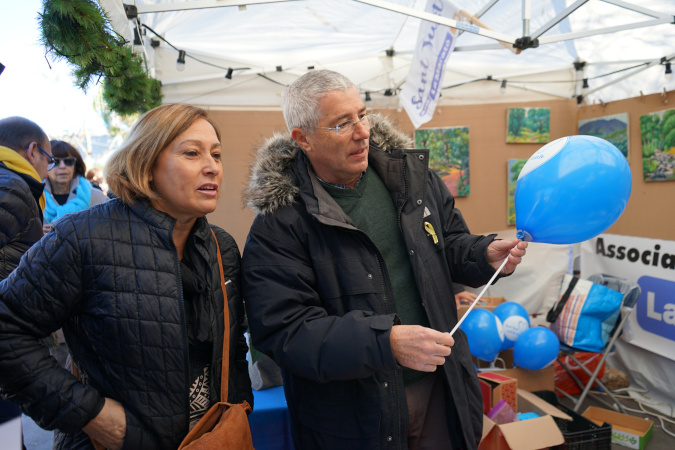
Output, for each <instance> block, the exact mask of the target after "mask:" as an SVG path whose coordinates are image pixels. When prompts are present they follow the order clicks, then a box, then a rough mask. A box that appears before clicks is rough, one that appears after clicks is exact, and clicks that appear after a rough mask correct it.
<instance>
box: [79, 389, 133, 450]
mask: <svg viewBox="0 0 675 450" xmlns="http://www.w3.org/2000/svg"><path fill="white" fill-rule="evenodd" d="M82 431H84V432H85V433H87V435H88V436H89V437H90V438H91V439H93V440H95V441H96V442H97V443H98V444H100V445H101V447H102V448H106V449H110V450H118V449H120V448H122V444H124V436H125V435H126V434H127V417H126V414H125V413H124V407H123V406H122V405H121V404H120V403H119V402H117V401H115V400H113V399H111V398H106V399H105V404H104V405H103V409H102V410H101V412H99V413H98V415H97V416H96V417H94V418H93V419H92V420H91V421H90V422H89V423H88V424H87V425H85V426H84V428H82ZM97 448H98V447H97Z"/></svg>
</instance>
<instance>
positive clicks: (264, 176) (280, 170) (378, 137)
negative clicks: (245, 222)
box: [244, 114, 413, 214]
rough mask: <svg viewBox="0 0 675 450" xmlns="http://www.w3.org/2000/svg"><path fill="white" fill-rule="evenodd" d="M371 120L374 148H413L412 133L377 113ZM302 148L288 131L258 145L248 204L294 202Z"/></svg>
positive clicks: (263, 206) (268, 206)
mask: <svg viewBox="0 0 675 450" xmlns="http://www.w3.org/2000/svg"><path fill="white" fill-rule="evenodd" d="M369 122H370V147H371V150H372V149H379V150H381V151H384V152H387V153H389V152H391V150H392V149H395V148H413V140H412V139H411V138H410V136H407V135H405V134H404V133H402V132H400V131H398V130H397V129H396V128H395V127H394V125H393V124H392V123H391V122H390V121H389V120H388V119H387V118H385V117H383V116H381V115H379V114H374V115H373V116H372V117H371V118H370V119H369ZM300 150H301V149H300V146H299V145H298V144H297V143H296V142H295V141H294V140H293V138H292V137H291V135H290V134H289V133H275V134H274V135H273V136H272V137H271V138H269V139H267V140H266V141H265V142H264V143H263V144H262V145H261V146H260V147H258V149H257V151H256V156H255V161H254V163H253V165H252V166H251V168H250V175H249V181H248V185H247V186H246V189H245V191H244V200H245V202H246V206H248V207H249V208H251V209H253V210H254V211H255V212H256V213H257V214H269V213H272V212H274V211H275V210H277V209H278V208H281V207H283V206H289V205H291V204H293V202H294V201H295V197H296V195H298V192H299V188H298V182H297V180H296V178H295V172H294V170H293V167H294V165H295V159H296V157H297V155H298V151H300Z"/></svg>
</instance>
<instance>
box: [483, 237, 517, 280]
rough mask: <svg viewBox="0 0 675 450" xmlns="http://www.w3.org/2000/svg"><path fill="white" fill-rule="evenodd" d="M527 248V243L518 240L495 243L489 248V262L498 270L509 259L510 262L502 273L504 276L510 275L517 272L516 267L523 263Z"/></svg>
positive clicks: (487, 254)
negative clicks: (505, 259)
mask: <svg viewBox="0 0 675 450" xmlns="http://www.w3.org/2000/svg"><path fill="white" fill-rule="evenodd" d="M516 244H518V245H516ZM526 248H527V242H525V241H519V240H518V239H510V240H503V241H493V242H492V243H491V244H490V245H489V246H488V248H487V252H486V257H487V261H488V263H490V265H491V266H492V267H494V268H495V270H496V269H499V266H501V265H502V262H503V261H504V258H507V257H508V258H509V261H508V262H507V263H506V265H505V266H504V268H503V269H502V272H501V273H502V274H503V275H508V274H510V273H512V272H513V271H514V270H516V266H517V265H518V264H520V263H521V261H522V260H523V256H525V252H526V251H525V249H526Z"/></svg>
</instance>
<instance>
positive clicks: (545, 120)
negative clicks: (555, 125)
mask: <svg viewBox="0 0 675 450" xmlns="http://www.w3.org/2000/svg"><path fill="white" fill-rule="evenodd" d="M506 114H507V117H506V125H507V126H506V142H507V143H508V144H523V143H527V144H544V143H546V142H548V141H549V138H550V135H551V130H550V128H551V110H550V109H549V108H509V109H508V110H507V112H506Z"/></svg>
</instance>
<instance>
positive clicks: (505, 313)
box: [492, 302, 530, 350]
mask: <svg viewBox="0 0 675 450" xmlns="http://www.w3.org/2000/svg"><path fill="white" fill-rule="evenodd" d="M492 312H493V313H494V315H495V316H497V318H498V319H499V320H500V321H501V322H502V329H503V330H504V343H503V344H502V348H501V349H502V350H508V349H510V348H511V347H513V344H514V343H515V342H516V339H518V336H520V335H521V334H522V333H523V332H524V331H525V330H527V329H529V328H530V315H529V314H528V313H527V310H526V309H525V307H524V306H523V305H521V304H520V303H516V302H504V303H500V304H499V305H497V307H496V308H495V309H494V311H492Z"/></svg>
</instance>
